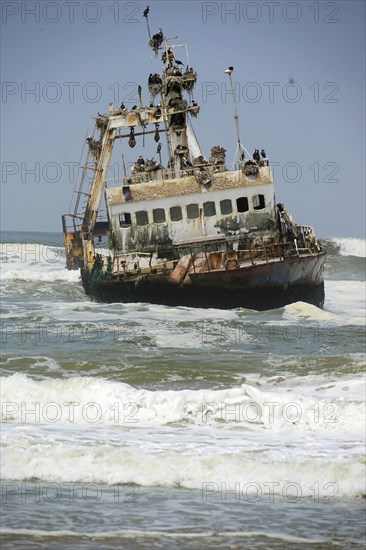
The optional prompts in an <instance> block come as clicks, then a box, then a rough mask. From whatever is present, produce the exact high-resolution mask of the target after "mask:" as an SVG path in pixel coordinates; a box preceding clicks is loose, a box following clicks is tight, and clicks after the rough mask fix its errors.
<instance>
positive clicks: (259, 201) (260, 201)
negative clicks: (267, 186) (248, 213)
mask: <svg viewBox="0 0 366 550" xmlns="http://www.w3.org/2000/svg"><path fill="white" fill-rule="evenodd" d="M253 206H254V210H263V208H264V207H265V202H264V195H254V197H253Z"/></svg>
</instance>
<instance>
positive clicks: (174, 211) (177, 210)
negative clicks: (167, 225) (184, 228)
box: [170, 206, 183, 222]
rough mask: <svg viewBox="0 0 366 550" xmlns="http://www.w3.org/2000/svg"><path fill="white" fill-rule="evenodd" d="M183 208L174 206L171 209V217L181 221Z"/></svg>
mask: <svg viewBox="0 0 366 550" xmlns="http://www.w3.org/2000/svg"><path fill="white" fill-rule="evenodd" d="M182 217H183V216H182V209H181V207H180V206H172V207H171V209H170V219H171V220H172V222H180V220H181V219H182Z"/></svg>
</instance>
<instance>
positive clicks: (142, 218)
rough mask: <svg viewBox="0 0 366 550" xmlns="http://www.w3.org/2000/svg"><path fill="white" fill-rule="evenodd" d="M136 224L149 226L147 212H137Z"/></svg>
mask: <svg viewBox="0 0 366 550" xmlns="http://www.w3.org/2000/svg"><path fill="white" fill-rule="evenodd" d="M136 223H137V225H148V223H149V218H148V215H147V212H146V210H139V212H136Z"/></svg>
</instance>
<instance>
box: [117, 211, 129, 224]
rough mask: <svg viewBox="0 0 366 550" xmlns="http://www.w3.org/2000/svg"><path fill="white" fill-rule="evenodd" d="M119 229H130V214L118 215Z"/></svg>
mask: <svg viewBox="0 0 366 550" xmlns="http://www.w3.org/2000/svg"><path fill="white" fill-rule="evenodd" d="M119 225H120V227H131V214H130V213H129V212H123V213H122V214H120V215H119Z"/></svg>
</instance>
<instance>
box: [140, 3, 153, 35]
mask: <svg viewBox="0 0 366 550" xmlns="http://www.w3.org/2000/svg"><path fill="white" fill-rule="evenodd" d="M149 10H150V6H147V7H146V8H145V9H144V12H143V14H142V15H143V16H144V17H145V19H146V25H147V32H148V33H149V39H150V40H151V32H150V25H149Z"/></svg>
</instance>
